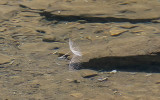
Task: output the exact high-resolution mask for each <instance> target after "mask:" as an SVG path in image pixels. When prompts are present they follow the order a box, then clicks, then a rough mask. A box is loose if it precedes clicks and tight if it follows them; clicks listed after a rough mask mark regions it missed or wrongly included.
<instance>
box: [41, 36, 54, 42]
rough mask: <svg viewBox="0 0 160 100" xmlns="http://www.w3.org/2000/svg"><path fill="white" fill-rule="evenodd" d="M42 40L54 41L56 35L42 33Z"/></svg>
mask: <svg viewBox="0 0 160 100" xmlns="http://www.w3.org/2000/svg"><path fill="white" fill-rule="evenodd" d="M43 41H44V42H55V41H56V37H55V36H54V35H44V37H43Z"/></svg>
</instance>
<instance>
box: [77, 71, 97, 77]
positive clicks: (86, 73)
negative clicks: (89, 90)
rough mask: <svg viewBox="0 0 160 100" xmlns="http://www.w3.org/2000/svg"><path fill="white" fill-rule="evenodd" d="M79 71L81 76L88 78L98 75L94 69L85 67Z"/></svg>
mask: <svg viewBox="0 0 160 100" xmlns="http://www.w3.org/2000/svg"><path fill="white" fill-rule="evenodd" d="M79 72H80V74H81V76H82V77H83V78H90V77H94V76H97V75H98V73H97V72H96V71H93V70H87V69H83V70H80V71H79Z"/></svg>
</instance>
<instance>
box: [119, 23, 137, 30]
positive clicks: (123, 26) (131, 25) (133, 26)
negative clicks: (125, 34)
mask: <svg viewBox="0 0 160 100" xmlns="http://www.w3.org/2000/svg"><path fill="white" fill-rule="evenodd" d="M120 27H121V28H125V29H132V28H135V27H138V26H137V25H133V24H124V25H121V26H120Z"/></svg>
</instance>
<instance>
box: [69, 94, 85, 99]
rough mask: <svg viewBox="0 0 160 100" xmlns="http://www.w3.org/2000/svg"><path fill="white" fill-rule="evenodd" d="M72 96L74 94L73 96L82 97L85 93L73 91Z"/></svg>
mask: <svg viewBox="0 0 160 100" xmlns="http://www.w3.org/2000/svg"><path fill="white" fill-rule="evenodd" d="M70 96H73V97H76V98H80V97H82V96H83V94H82V93H72V94H70Z"/></svg>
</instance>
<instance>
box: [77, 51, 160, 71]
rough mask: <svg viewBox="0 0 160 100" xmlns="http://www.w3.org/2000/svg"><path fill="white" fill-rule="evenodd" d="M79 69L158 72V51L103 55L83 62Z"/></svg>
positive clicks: (159, 63) (159, 62)
mask: <svg viewBox="0 0 160 100" xmlns="http://www.w3.org/2000/svg"><path fill="white" fill-rule="evenodd" d="M81 65H82V67H81V68H80V69H93V70H98V71H111V70H118V71H125V72H146V73H160V53H157V54H154V55H139V56H127V57H114V56H113V57H103V58H96V59H91V60H90V61H89V62H83V63H82V64H81Z"/></svg>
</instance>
